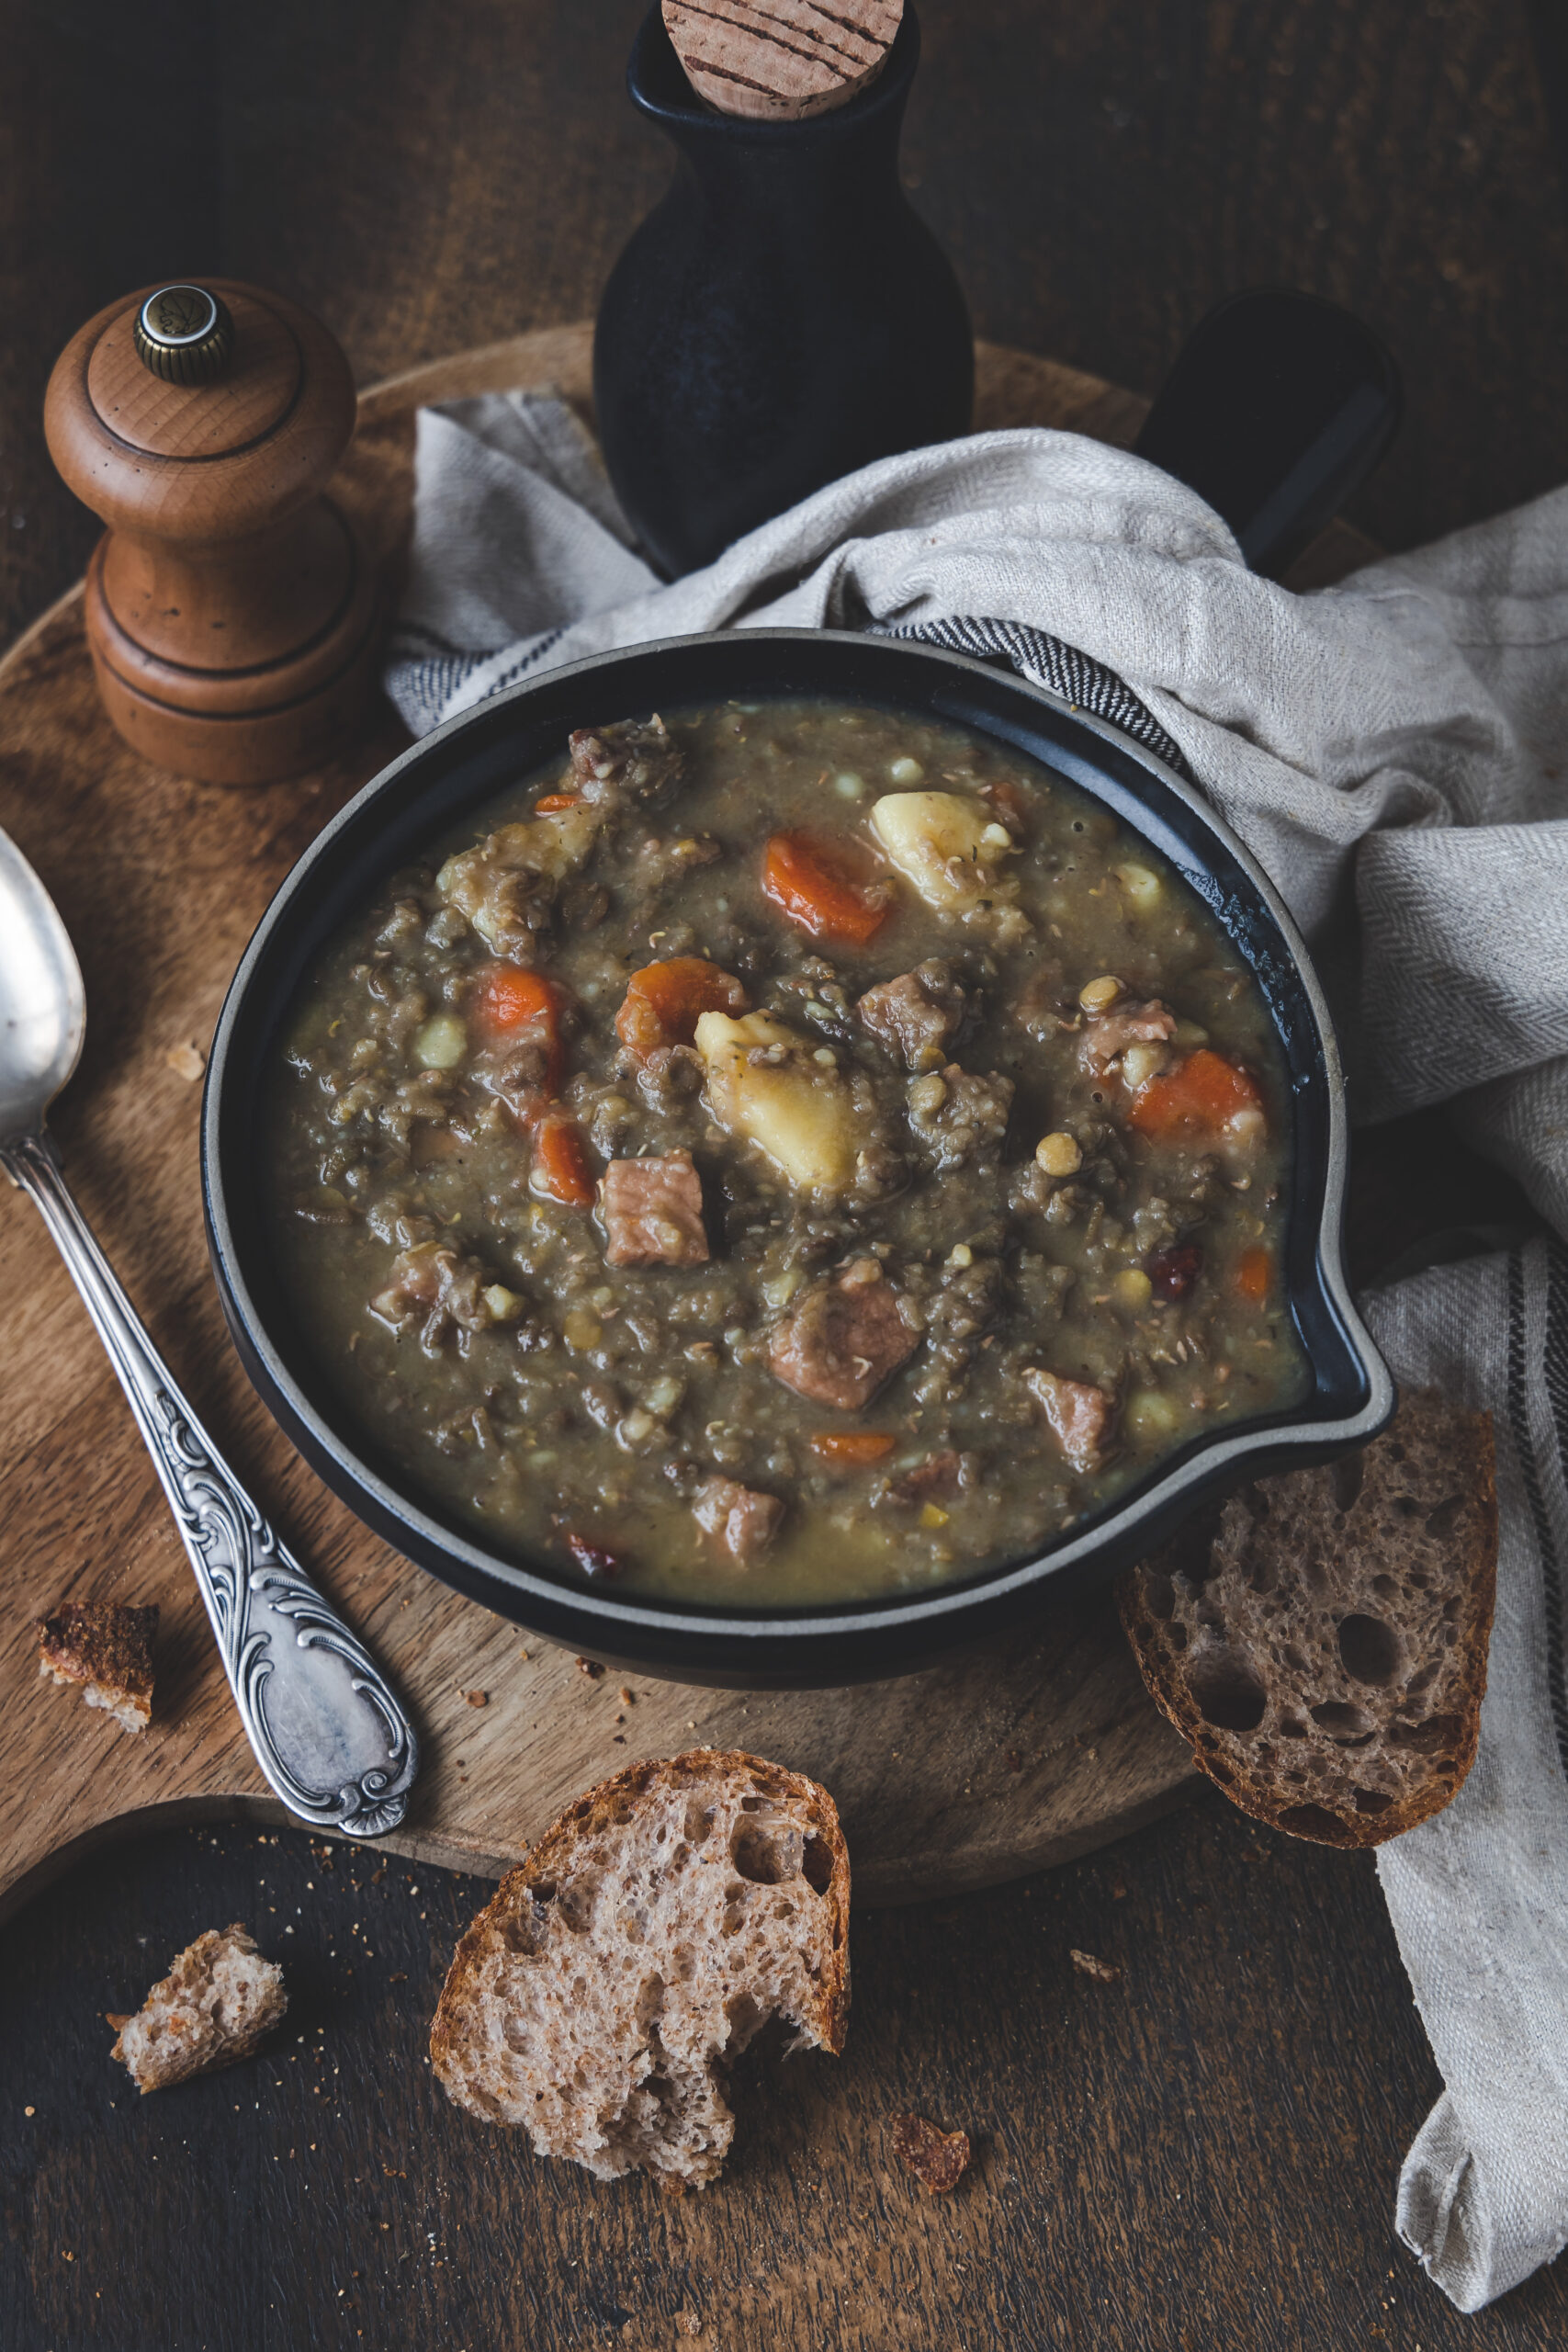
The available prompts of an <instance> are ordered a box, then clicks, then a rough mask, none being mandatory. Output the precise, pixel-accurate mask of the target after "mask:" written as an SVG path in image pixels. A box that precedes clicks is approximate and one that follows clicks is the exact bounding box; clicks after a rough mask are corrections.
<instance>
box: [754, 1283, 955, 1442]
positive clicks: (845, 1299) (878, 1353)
mask: <svg viewBox="0 0 1568 2352" xmlns="http://www.w3.org/2000/svg"><path fill="white" fill-rule="evenodd" d="M917 1347H919V1334H918V1333H917V1332H915V1331H912V1330H911V1329H910V1328H909V1326H908V1323H906V1321H905V1320H904V1317H903V1316H902V1314H901V1313H900V1311H899V1306H898V1300H897V1294H896V1293H895V1291H894V1290H893V1287H892V1285H891V1283H888V1282H887V1280H886V1277H885V1276H884V1274H883V1272H882V1268H881V1267H880V1266H879V1265H878V1264H877V1261H876V1260H875V1259H874V1258H857V1259H855V1260H854V1261H852V1264H850V1265H848V1266H846V1267H845V1269H844V1271H843V1272H842V1273H841V1274H840V1275H839V1276H838V1277H837V1279H836V1280H834V1281H832V1282H826V1283H817V1284H816V1285H815V1286H814V1287H813V1288H812V1289H811V1290H808V1291H807V1292H806V1293H804V1295H802V1297H801V1298H800V1300H799V1301H798V1303H797V1304H796V1305H795V1307H794V1308H793V1309H792V1310H791V1312H790V1313H789V1314H788V1315H787V1316H786V1317H784V1321H783V1322H782V1323H779V1324H777V1325H776V1326H775V1327H774V1329H773V1335H772V1337H771V1339H770V1340H769V1342H768V1365H769V1369H770V1370H771V1371H772V1373H773V1377H774V1379H775V1380H782V1381H783V1383H784V1386H785V1387H786V1388H793V1389H794V1391H795V1395H796V1396H797V1397H807V1398H808V1399H809V1401H810V1402H811V1403H812V1404H814V1405H833V1406H836V1407H837V1408H838V1409H839V1411H840V1412H843V1413H858V1412H859V1411H860V1409H861V1408H862V1407H863V1405H868V1404H869V1403H870V1402H871V1399H872V1398H873V1397H874V1396H875V1394H876V1392H877V1390H878V1389H879V1388H880V1387H881V1386H882V1384H883V1382H884V1381H885V1380H886V1379H888V1378H889V1377H890V1376H891V1374H894V1373H895V1372H897V1369H898V1367H899V1365H900V1364H901V1363H906V1362H907V1361H908V1358H909V1357H910V1356H912V1355H913V1354H914V1352H915V1350H916V1349H917Z"/></svg>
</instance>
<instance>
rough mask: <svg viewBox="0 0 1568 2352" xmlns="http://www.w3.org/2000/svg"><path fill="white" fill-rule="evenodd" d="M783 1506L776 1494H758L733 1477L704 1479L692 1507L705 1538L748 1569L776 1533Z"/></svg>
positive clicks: (738, 1565) (782, 1515) (781, 1517)
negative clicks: (738, 1483)
mask: <svg viewBox="0 0 1568 2352" xmlns="http://www.w3.org/2000/svg"><path fill="white" fill-rule="evenodd" d="M692 1510H693V1515H694V1518H695V1520H696V1522H697V1525H698V1526H699V1527H700V1528H701V1529H702V1531H703V1532H704V1534H705V1535H710V1536H712V1538H713V1540H714V1542H715V1544H716V1545H717V1546H718V1548H719V1550H720V1551H721V1552H723V1553H724V1554H725V1555H726V1556H727V1557H728V1558H729V1559H731V1560H733V1561H734V1562H735V1565H736V1566H737V1567H741V1568H744V1567H747V1566H750V1563H751V1562H752V1561H753V1560H755V1559H757V1558H759V1557H760V1556H761V1554H762V1553H763V1552H765V1551H766V1550H767V1548H768V1546H769V1544H771V1543H772V1542H773V1538H774V1536H775V1535H776V1534H777V1533H778V1532H779V1522H780V1521H781V1520H782V1519H783V1517H784V1505H783V1503H781V1502H780V1500H779V1498H778V1497H777V1496H776V1495H761V1494H758V1493H757V1491H756V1490H755V1488H754V1487H741V1486H738V1485H737V1484H736V1482H735V1480H734V1479H733V1478H720V1477H717V1476H715V1477H712V1478H705V1479H704V1481H703V1483H702V1485H701V1486H700V1487H698V1488H697V1493H696V1499H695V1501H694V1503H693V1505H692Z"/></svg>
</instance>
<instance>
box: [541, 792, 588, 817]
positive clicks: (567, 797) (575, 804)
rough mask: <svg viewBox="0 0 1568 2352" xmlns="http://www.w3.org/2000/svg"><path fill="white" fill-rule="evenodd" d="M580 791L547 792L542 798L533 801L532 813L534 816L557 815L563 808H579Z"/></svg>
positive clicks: (580, 803)
mask: <svg viewBox="0 0 1568 2352" xmlns="http://www.w3.org/2000/svg"><path fill="white" fill-rule="evenodd" d="M581 806H582V795H581V792H547V793H546V794H545V795H544V797H543V798H542V799H539V800H536V801H535V803H534V814H535V816H536V817H558V816H559V815H560V812H561V810H562V809H581Z"/></svg>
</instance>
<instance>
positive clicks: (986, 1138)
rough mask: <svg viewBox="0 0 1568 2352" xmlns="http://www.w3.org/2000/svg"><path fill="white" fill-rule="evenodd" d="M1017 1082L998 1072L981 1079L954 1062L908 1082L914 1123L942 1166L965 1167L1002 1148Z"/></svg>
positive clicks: (917, 1133) (918, 1137) (917, 1134)
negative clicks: (971, 1161)
mask: <svg viewBox="0 0 1568 2352" xmlns="http://www.w3.org/2000/svg"><path fill="white" fill-rule="evenodd" d="M1012 1097H1013V1081H1012V1080H1011V1079H1010V1078H1004V1077H1003V1075H1002V1074H1001V1072H1000V1071H999V1070H993V1071H992V1072H991V1074H990V1076H989V1077H988V1078H981V1077H977V1076H976V1075H975V1073H973V1072H972V1071H970V1070H966V1069H959V1067H958V1065H957V1063H956V1062H949V1064H948V1066H947V1068H946V1069H944V1070H942V1071H940V1072H938V1071H936V1070H931V1071H928V1072H927V1074H926V1076H925V1077H924V1078H916V1079H911V1080H910V1081H909V1098H908V1099H909V1126H910V1129H911V1131H912V1133H913V1135H914V1136H915V1139H916V1141H917V1142H918V1143H919V1144H921V1145H922V1146H923V1147H924V1148H925V1150H926V1151H927V1152H928V1153H929V1154H930V1156H931V1159H932V1160H933V1162H934V1163H935V1165H936V1166H937V1167H938V1168H963V1167H964V1166H965V1165H966V1164H967V1163H968V1162H969V1161H970V1160H973V1159H988V1158H992V1157H994V1156H995V1154H996V1152H997V1151H998V1149H999V1148H1000V1146H1001V1140H1002V1137H1003V1136H1004V1135H1006V1133H1007V1124H1008V1114H1009V1113H1010V1111H1011V1109H1012Z"/></svg>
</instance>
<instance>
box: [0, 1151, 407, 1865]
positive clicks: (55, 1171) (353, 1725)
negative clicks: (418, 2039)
mask: <svg viewBox="0 0 1568 2352" xmlns="http://www.w3.org/2000/svg"><path fill="white" fill-rule="evenodd" d="M0 1167H3V1168H4V1169H5V1170H6V1174H7V1175H8V1176H9V1177H10V1178H11V1180H12V1182H14V1183H16V1184H18V1185H20V1187H21V1189H22V1190H23V1191H24V1192H25V1193H30V1195H31V1196H32V1198H33V1200H34V1201H35V1202H36V1203H37V1204H38V1207H39V1211H40V1212H41V1214H42V1216H43V1220H44V1222H45V1224H46V1225H47V1226H48V1227H49V1229H50V1231H51V1234H52V1235H53V1236H54V1238H55V1241H56V1243H57V1244H58V1245H59V1249H60V1254H61V1256H62V1258H63V1259H64V1261H65V1263H66V1265H67V1266H68V1267H69V1269H70V1272H71V1278H72V1280H73V1282H74V1283H75V1285H76V1287H77V1289H78V1290H79V1291H80V1292H81V1294H82V1298H83V1303H84V1304H85V1306H86V1309H87V1312H88V1314H89V1315H90V1316H91V1317H92V1318H93V1321H94V1323H95V1324H96V1326H97V1330H98V1336H99V1338H100V1339H101V1340H103V1343H104V1345H105V1347H106V1348H107V1350H108V1353H109V1361H110V1363H112V1364H113V1365H114V1368H115V1370H116V1372H117V1373H118V1375H119V1381H120V1385H121V1387H122V1388H123V1389H124V1390H125V1393H126V1396H127V1397H128V1398H129V1399H130V1409H131V1411H132V1412H133V1413H134V1414H135V1416H136V1420H137V1425H138V1427H139V1428H140V1430H141V1434H142V1436H143V1438H144V1439H145V1440H146V1443H147V1451H148V1452H149V1453H151V1455H152V1460H153V1462H154V1464H156V1466H157V1471H158V1476H159V1477H160V1478H161V1479H162V1481H163V1486H164V1493H165V1495H167V1497H168V1498H169V1508H170V1510H172V1511H173V1512H174V1514H175V1525H176V1526H177V1527H178V1529H179V1531H180V1534H181V1537H182V1538H183V1540H184V1543H185V1547H186V1552H187V1553H188V1554H189V1555H190V1564H191V1566H192V1567H193V1568H194V1569H195V1571H196V1580H197V1585H198V1586H199V1587H200V1589H201V1597H202V1599H203V1600H204V1601H205V1602H206V1604H207V1613H208V1615H209V1618H210V1619H211V1620H212V1630H213V1632H214V1633H215V1634H217V1636H218V1648H219V1653H220V1656H221V1657H222V1660H223V1670H224V1672H225V1673H226V1674H227V1675H228V1677H229V1683H230V1688H231V1690H232V1691H233V1693H234V1702H235V1704H236V1706H237V1707H238V1708H239V1710H240V1720H241V1722H242V1723H243V1724H244V1726H245V1733H246V1736H247V1737H248V1738H249V1740H250V1743H251V1746H252V1747H253V1748H254V1750H255V1756H256V1761H257V1763H258V1764H259V1765H260V1766H261V1768H262V1770H263V1771H264V1772H265V1774H266V1777H267V1780H268V1781H269V1782H270V1783H271V1785H272V1787H273V1789H274V1790H275V1791H276V1793H277V1795H278V1796H279V1797H280V1798H281V1799H282V1801H283V1803H284V1804H286V1805H287V1806H288V1810H289V1811H290V1813H294V1814H298V1815H299V1818H300V1819H301V1820H302V1821H308V1822H310V1824H311V1826H313V1827H316V1828H321V1829H335V1830H338V1831H340V1832H342V1833H344V1835H346V1836H348V1837H351V1838H376V1837H378V1836H379V1835H380V1834H381V1832H382V1831H383V1830H387V1829H395V1828H396V1827H397V1826H398V1824H399V1822H400V1821H401V1819H402V1817H403V1814H404V1812H405V1810H406V1808H407V1805H408V1792H409V1790H410V1788H411V1787H412V1782H413V1778H414V1774H415V1772H416V1771H417V1770H418V1769H419V1741H418V1739H417V1738H416V1736H415V1735H414V1729H413V1725H412V1724H411V1723H410V1721H409V1718H408V1716H407V1714H406V1713H405V1712H404V1710H403V1708H402V1706H401V1705H400V1702H399V1701H398V1699H397V1697H396V1695H395V1693H394V1692H393V1691H392V1689H391V1687H390V1685H389V1683H388V1682H387V1680H386V1679H385V1678H384V1676H383V1675H382V1674H381V1673H380V1671H379V1669H378V1668H377V1666H376V1664H375V1662H374V1661H373V1659H372V1658H371V1657H370V1655H369V1653H368V1651H367V1649H366V1648H365V1647H364V1645H363V1644H362V1643H360V1642H359V1641H357V1640H356V1639H355V1636H354V1634H351V1633H350V1632H349V1630H348V1627H347V1626H346V1625H345V1624H344V1623H343V1620H342V1619H341V1618H340V1617H339V1616H338V1615H337V1613H336V1611H334V1610H333V1607H332V1606H331V1604H330V1602H329V1601H328V1600H326V1599H325V1598H324V1596H323V1595H322V1594H321V1593H320V1592H319V1591H318V1590H317V1589H316V1587H315V1586H314V1585H313V1584H312V1583H311V1582H310V1577H308V1576H306V1574H305V1572H304V1570H303V1569H302V1568H301V1567H300V1566H299V1562H298V1561H297V1560H296V1559H295V1558H294V1556H293V1555H292V1553H290V1552H289V1551H288V1547H287V1546H286V1545H285V1544H280V1543H279V1542H278V1540H277V1538H276V1535H275V1534H274V1533H273V1532H272V1529H271V1528H270V1527H269V1526H268V1525H267V1522H266V1521H265V1519H263V1517H262V1515H261V1513H260V1512H259V1511H258V1510H257V1509H256V1507H255V1504H254V1502H253V1501H252V1499H251V1498H250V1496H249V1495H248V1494H246V1492H245V1490H244V1488H243V1487H242V1486H241V1484H240V1482H239V1480H238V1479H237V1478H236V1477H235V1476H234V1474H233V1472H232V1471H231V1469H230V1467H229V1465H228V1464H227V1463H226V1462H225V1461H224V1460H223V1457H222V1455H221V1454H220V1453H219V1451H218V1449H217V1447H216V1446H215V1445H214V1444H213V1442H212V1440H211V1439H210V1438H209V1436H208V1434H207V1431H206V1430H204V1429H203V1428H202V1425H201V1423H200V1421H199V1420H198V1419H197V1417H196V1414H195V1413H194V1412H193V1411H192V1409H191V1408H190V1406H189V1405H188V1404H187V1403H186V1399H185V1397H183V1396H182V1395H181V1393H180V1391H179V1389H178V1387H177V1386H176V1385H175V1381H174V1379H173V1377H172V1376H171V1374H170V1372H169V1369H168V1366H167V1365H166V1364H165V1363H164V1361H163V1358H162V1357H161V1356H160V1355H159V1354H158V1351H157V1350H156V1349H155V1348H154V1347H153V1345H152V1341H151V1340H150V1339H149V1338H148V1336H147V1333H146V1332H145V1331H144V1330H143V1329H142V1327H141V1322H140V1320H139V1319H138V1317H137V1315H136V1312H135V1310H134V1308H133V1307H132V1306H131V1304H130V1300H129V1299H128V1298H127V1296H126V1295H125V1293H124V1291H123V1290H122V1289H121V1288H120V1286H119V1283H118V1281H117V1280H116V1278H115V1275H114V1273H113V1272H112V1271H111V1269H110V1267H109V1263H108V1261H107V1259H106V1258H105V1256H104V1253H103V1251H102V1250H100V1249H99V1248H98V1245H97V1243H96V1241H95V1240H94V1238H93V1236H92V1233H91V1232H90V1230H89V1229H88V1227H87V1225H86V1223H85V1219H84V1218H83V1216H82V1213H81V1211H80V1209H78V1207H77V1206H76V1204H75V1202H74V1201H73V1199H72V1197H71V1194H70V1192H69V1191H68V1190H67V1187H66V1183H65V1179H64V1177H63V1176H62V1173H61V1169H60V1162H59V1159H58V1158H57V1157H56V1154H55V1149H54V1146H53V1144H52V1142H51V1140H50V1139H49V1137H48V1136H46V1135H45V1134H43V1133H42V1132H35V1133H33V1134H31V1135H27V1136H22V1137H21V1139H20V1140H19V1141H18V1142H17V1143H14V1144H12V1145H10V1146H9V1147H8V1148H5V1149H0Z"/></svg>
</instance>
